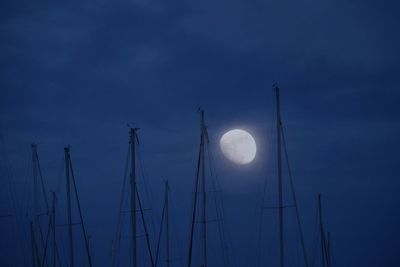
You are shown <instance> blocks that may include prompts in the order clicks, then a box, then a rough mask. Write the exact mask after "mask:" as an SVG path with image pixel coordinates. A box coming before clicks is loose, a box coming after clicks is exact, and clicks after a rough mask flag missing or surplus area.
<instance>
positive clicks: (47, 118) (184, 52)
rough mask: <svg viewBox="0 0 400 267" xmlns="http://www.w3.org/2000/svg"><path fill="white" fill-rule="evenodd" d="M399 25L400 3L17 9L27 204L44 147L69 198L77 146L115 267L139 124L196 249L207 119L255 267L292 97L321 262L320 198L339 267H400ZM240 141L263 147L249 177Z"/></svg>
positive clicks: (10, 145) (101, 238) (2, 98)
mask: <svg viewBox="0 0 400 267" xmlns="http://www.w3.org/2000/svg"><path fill="white" fill-rule="evenodd" d="M398 10H399V4H398V3H397V1H372V0H371V1H359V0H348V1H342V0H338V1H325V0H323V1H311V0H305V1H286V0H284V1H267V0H266V1H261V0H250V1H244V0H233V1H226V0H205V1H181V0H179V1H173V2H166V1H160V0H132V1H128V0H126V1H119V0H116V1H90V0H89V1H86V0H83V1H64V3H62V2H61V1H40V2H38V1H17V0H14V1H2V2H1V3H0V34H1V42H0V75H1V76H0V88H1V89H0V127H1V128H0V131H1V135H2V138H3V139H4V145H2V146H3V147H2V150H1V153H2V155H1V157H2V159H4V158H5V157H8V158H9V161H10V165H11V168H12V170H13V179H14V182H15V186H16V189H17V191H18V192H20V193H19V194H18V195H17V199H18V201H19V202H21V203H24V201H27V200H26V197H25V198H24V195H23V192H24V190H25V189H26V188H25V187H26V181H27V180H28V179H29V176H27V174H26V169H27V165H28V161H29V153H30V152H29V150H30V143H32V142H38V143H40V146H39V154H40V157H41V161H42V167H43V169H44V173H45V178H46V181H47V184H48V188H49V189H48V190H49V191H62V189H63V185H64V184H63V180H62V179H63V176H62V175H63V173H62V168H61V166H62V159H63V146H64V145H66V144H71V146H72V148H71V153H72V158H73V161H74V168H75V169H76V176H77V180H78V187H79V191H80V196H81V202H82V206H83V207H82V208H83V212H84V215H85V218H86V221H87V228H88V232H89V233H90V234H91V236H92V242H93V255H94V258H95V265H96V266H108V263H109V260H110V257H109V251H110V243H111V238H112V235H113V233H114V230H115V222H116V209H117V207H118V200H119V194H120V189H121V182H122V181H121V180H122V174H123V167H124V161H125V155H126V149H127V141H128V128H127V127H126V124H127V123H128V122H134V123H135V125H137V126H138V127H140V128H141V130H140V132H139V134H140V140H141V151H142V156H143V161H144V165H145V166H146V169H147V176H148V179H149V185H150V186H149V187H150V190H151V191H152V194H153V196H154V204H153V205H155V206H156V207H153V209H154V213H155V217H156V218H157V216H159V209H160V208H161V199H162V196H161V195H162V190H163V180H164V179H169V180H170V183H171V187H172V192H173V193H172V198H173V201H175V202H176V203H177V205H176V206H177V207H176V211H175V214H176V216H175V224H176V225H177V227H178V228H181V227H183V228H184V229H185V230H184V231H183V232H182V233H181V239H182V240H183V241H184V243H185V244H186V242H187V231H186V228H187V226H188V224H189V219H190V218H189V211H190V207H189V204H188V203H190V200H191V192H192V183H193V174H194V171H195V164H196V155H197V149H198V131H199V122H198V114H197V108H198V107H199V106H201V107H203V108H204V109H205V111H206V119H207V124H208V125H209V133H210V138H211V148H212V150H213V152H214V155H215V158H216V165H217V169H218V174H219V179H220V184H221V189H222V195H223V197H224V202H225V206H226V207H225V208H226V219H227V223H228V225H229V227H230V231H231V235H232V239H233V245H234V248H235V254H236V256H237V262H238V266H245V263H246V262H247V263H249V259H252V257H253V254H252V250H253V249H254V248H255V243H256V241H255V238H254V234H255V232H254V227H255V225H257V220H258V217H257V216H255V211H256V205H257V203H259V201H260V198H261V191H262V189H261V188H262V185H263V183H264V177H265V176H266V175H267V174H268V173H269V171H270V170H269V166H270V165H272V164H271V158H272V156H270V155H271V153H273V152H274V150H273V148H274V147H273V141H274V140H273V137H272V136H271V135H269V133H271V130H270V128H271V126H273V120H272V118H273V108H274V105H273V102H274V98H273V97H274V94H273V90H272V84H273V83H274V82H279V84H280V87H281V89H282V102H283V103H282V117H283V120H284V124H285V132H286V138H287V143H288V149H289V154H290V160H291V164H292V168H293V171H294V177H295V184H296V189H297V194H298V198H299V205H300V211H301V212H302V219H303V224H304V226H305V227H304V228H305V232H306V243H307V245H308V247H310V251H311V247H312V239H313V236H312V234H313V227H314V217H315V214H314V213H315V206H316V203H315V200H316V195H317V194H318V193H319V192H321V193H322V194H323V196H324V206H325V215H326V225H327V228H329V230H330V231H331V232H332V237H333V253H334V257H335V262H336V266H387V267H390V266H399V264H400V262H399V260H398V257H397V252H398V248H399V247H400V243H399V240H400V230H399V227H398V226H399V224H400V212H399V208H398V204H399V201H400V196H399V194H398V192H399V189H400V182H399V170H398V168H399V164H398V151H399V150H400V142H399V136H400V119H399V115H400V108H399V106H398V105H399V102H400V75H399V72H400V66H399V62H400V52H399V51H400V50H399V49H398V48H399V47H400V37H399V33H398V28H399V26H400V21H399V18H398ZM236 127H241V128H245V129H247V130H249V131H250V132H251V133H252V134H254V136H255V137H256V141H257V143H258V145H259V152H258V154H257V158H256V160H255V162H253V163H252V164H250V165H248V166H246V167H238V166H234V165H233V164H232V163H230V162H227V160H226V159H224V158H223V157H222V155H221V152H220V151H219V148H218V147H217V144H218V140H219V138H220V136H221V134H222V133H223V132H224V131H225V130H228V129H231V128H236ZM60 168H61V169H60ZM3 174H4V172H3ZM3 174H2V175H3ZM3 176H4V175H3ZM27 177H28V178H27ZM60 181H61V182H60ZM60 183H61V184H62V186H61V189H60ZM24 186H25V187H24ZM2 194H3V191H2ZM3 196H4V195H3ZM60 198H61V197H60ZM2 199H4V197H2ZM2 201H3V200H2ZM3 203H6V202H5V201H3ZM24 205H26V204H24ZM3 206H5V207H7V203H6V204H4V205H3ZM3 208H4V207H3ZM4 209H5V208H4ZM3 229H6V227H3ZM4 236H5V237H4V238H2V241H1V242H2V243H1V244H2V250H3V249H4V244H5V242H6V241H7V238H10V237H6V235H4ZM3 251H6V250H5V249H4V250H3ZM1 256H2V257H3V260H4V261H5V260H7V259H8V258H9V257H10V255H8V254H7V253H6V252H5V253H2V254H1ZM0 260H2V259H0ZM250 261H251V260H250ZM249 264H253V263H252V262H250V263H249Z"/></svg>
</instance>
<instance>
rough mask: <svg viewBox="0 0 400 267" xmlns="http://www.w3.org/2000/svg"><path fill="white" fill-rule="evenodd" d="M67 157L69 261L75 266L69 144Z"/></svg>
mask: <svg viewBox="0 0 400 267" xmlns="http://www.w3.org/2000/svg"><path fill="white" fill-rule="evenodd" d="M64 157H65V177H66V181H67V212H68V246H69V262H70V265H71V267H74V243H73V232H72V203H71V182H70V154H69V146H67V147H64Z"/></svg>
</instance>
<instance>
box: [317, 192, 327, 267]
mask: <svg viewBox="0 0 400 267" xmlns="http://www.w3.org/2000/svg"><path fill="white" fill-rule="evenodd" d="M318 213H319V229H320V236H321V260H322V267H326V253H325V252H326V251H325V232H324V225H323V222H322V204H321V194H319V195H318Z"/></svg>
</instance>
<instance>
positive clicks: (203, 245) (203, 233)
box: [188, 110, 207, 267]
mask: <svg viewBox="0 0 400 267" xmlns="http://www.w3.org/2000/svg"><path fill="white" fill-rule="evenodd" d="M200 130H201V134H200V149H199V157H198V159H197V168H196V177H195V184H194V186H195V188H194V197H193V209H192V221H191V228H190V240H189V255H188V267H190V266H192V254H193V238H194V230H195V222H196V210H197V200H198V193H199V186H200V183H201V191H200V193H201V194H202V204H201V210H200V213H201V214H200V215H201V219H200V223H201V229H200V252H202V255H201V258H202V259H201V260H202V266H204V267H206V266H207V228H206V223H207V217H206V197H207V196H206V175H205V149H204V148H205V140H206V136H207V128H206V126H205V123H204V111H203V110H200ZM200 176H201V177H200ZM200 178H201V180H200ZM199 206H200V204H199ZM199 208H200V207H199Z"/></svg>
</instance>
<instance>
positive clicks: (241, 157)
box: [219, 129, 257, 165]
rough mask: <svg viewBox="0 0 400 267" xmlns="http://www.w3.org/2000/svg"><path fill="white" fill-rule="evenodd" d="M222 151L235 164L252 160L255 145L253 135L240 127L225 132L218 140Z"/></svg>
mask: <svg viewBox="0 0 400 267" xmlns="http://www.w3.org/2000/svg"><path fill="white" fill-rule="evenodd" d="M219 146H220V147H221V150H222V153H223V154H224V155H225V157H227V158H228V159H229V160H231V161H233V162H235V163H236V164H240V165H244V164H248V163H250V162H252V161H253V159H254V158H255V156H256V151H257V145H256V142H255V141H254V138H253V136H251V134H249V133H248V132H246V131H244V130H241V129H234V130H230V131H228V132H226V133H225V134H224V135H223V136H222V137H221V140H220V141H219Z"/></svg>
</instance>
